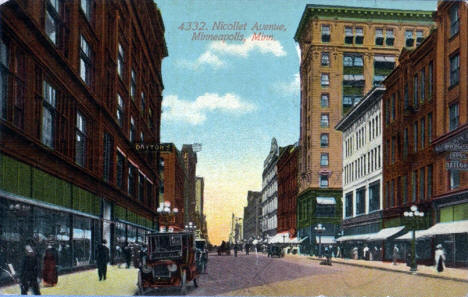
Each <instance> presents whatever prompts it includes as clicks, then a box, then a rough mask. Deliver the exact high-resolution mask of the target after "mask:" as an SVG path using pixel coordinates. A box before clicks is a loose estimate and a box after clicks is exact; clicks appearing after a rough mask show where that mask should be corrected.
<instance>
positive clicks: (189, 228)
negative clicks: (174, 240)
mask: <svg viewBox="0 0 468 297" xmlns="http://www.w3.org/2000/svg"><path fill="white" fill-rule="evenodd" d="M185 230H188V231H189V232H195V230H197V226H195V225H194V224H193V223H192V222H189V223H188V225H185Z"/></svg>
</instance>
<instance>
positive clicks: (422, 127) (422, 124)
mask: <svg viewBox="0 0 468 297" xmlns="http://www.w3.org/2000/svg"><path fill="white" fill-rule="evenodd" d="M420 126H421V149H424V145H425V144H426V143H425V141H426V139H425V135H426V131H425V128H426V120H425V119H424V118H422V119H421V124H420Z"/></svg>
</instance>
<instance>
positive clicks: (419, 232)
mask: <svg viewBox="0 0 468 297" xmlns="http://www.w3.org/2000/svg"><path fill="white" fill-rule="evenodd" d="M426 231H427V230H416V234H415V237H416V239H422V235H423V234H424V232H426ZM412 239H413V231H410V232H408V233H406V234H404V235H402V236H399V237H397V238H395V240H412Z"/></svg>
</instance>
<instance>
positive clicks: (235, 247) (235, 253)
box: [234, 244, 238, 257]
mask: <svg viewBox="0 0 468 297" xmlns="http://www.w3.org/2000/svg"><path fill="white" fill-rule="evenodd" d="M237 249H238V247H237V244H235V245H234V257H237Z"/></svg>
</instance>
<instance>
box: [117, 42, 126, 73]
mask: <svg viewBox="0 0 468 297" xmlns="http://www.w3.org/2000/svg"><path fill="white" fill-rule="evenodd" d="M124 69H125V52H124V49H123V47H122V44H120V42H119V52H118V56H117V73H118V74H119V76H120V78H121V79H123V75H124Z"/></svg>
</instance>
